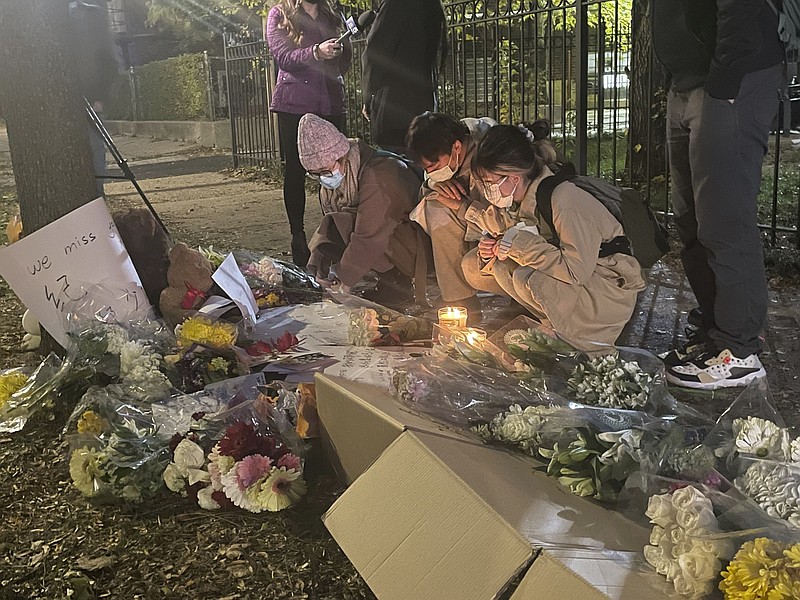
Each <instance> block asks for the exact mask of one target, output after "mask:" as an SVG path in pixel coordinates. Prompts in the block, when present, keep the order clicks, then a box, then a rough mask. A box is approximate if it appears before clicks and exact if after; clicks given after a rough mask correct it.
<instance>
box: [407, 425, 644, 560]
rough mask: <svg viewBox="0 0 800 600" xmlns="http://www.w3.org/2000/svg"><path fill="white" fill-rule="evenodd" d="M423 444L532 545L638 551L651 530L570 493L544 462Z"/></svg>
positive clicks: (437, 442)
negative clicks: (540, 469)
mask: <svg viewBox="0 0 800 600" xmlns="http://www.w3.org/2000/svg"><path fill="white" fill-rule="evenodd" d="M419 438H420V439H421V440H422V441H423V443H424V444H425V445H426V446H427V447H428V448H429V449H430V450H431V452H433V453H434V454H435V455H436V456H437V458H439V459H440V460H441V461H442V462H443V463H444V464H445V465H447V467H448V468H449V469H451V470H452V471H453V473H454V474H455V475H456V476H458V477H459V478H460V479H462V480H463V481H464V482H465V483H466V484H467V485H468V486H469V488H470V489H471V490H472V491H473V492H474V493H475V494H477V495H478V496H480V497H481V498H482V499H483V500H484V501H485V502H486V503H487V504H488V505H489V506H491V508H492V509H493V510H494V511H495V512H497V513H498V514H500V515H501V516H502V517H503V518H504V519H505V520H506V521H507V522H508V523H509V524H510V525H511V526H512V527H514V529H516V530H517V531H518V532H519V533H520V534H521V535H522V536H523V537H525V538H526V539H527V540H528V541H529V542H531V543H532V544H533V545H534V546H540V547H541V546H545V547H547V546H563V547H583V548H607V549H612V550H623V551H629V552H639V551H641V549H642V548H644V546H645V544H647V543H649V539H650V531H649V530H647V529H645V528H643V527H641V526H639V525H637V524H635V523H633V522H631V521H629V520H627V519H625V518H624V517H623V516H622V515H621V514H619V513H616V512H614V511H611V510H608V509H607V508H605V507H604V506H602V505H600V504H598V503H595V502H593V501H591V500H587V499H585V498H579V497H578V496H575V495H574V494H571V493H570V492H569V490H568V489H566V488H564V487H562V486H561V485H559V483H558V481H556V480H555V479H554V478H553V477H548V476H547V475H546V474H544V473H540V472H534V469H536V468H537V467H541V465H542V463H541V462H539V461H536V460H534V459H532V458H530V457H527V456H524V455H521V454H517V453H511V452H505V451H503V450H500V449H497V448H494V447H490V446H475V445H470V444H458V443H453V442H452V441H450V440H446V439H443V438H441V437H437V436H432V435H425V434H424V433H420V434H419Z"/></svg>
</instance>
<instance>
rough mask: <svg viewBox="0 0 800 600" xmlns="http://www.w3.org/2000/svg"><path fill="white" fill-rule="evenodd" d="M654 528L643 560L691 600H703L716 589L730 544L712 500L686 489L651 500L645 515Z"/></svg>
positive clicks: (657, 496)
mask: <svg viewBox="0 0 800 600" xmlns="http://www.w3.org/2000/svg"><path fill="white" fill-rule="evenodd" d="M645 514H646V515H647V516H648V517H649V519H650V522H651V523H652V524H653V530H652V533H651V534H650V544H649V545H647V546H645V548H644V556H645V559H646V560H647V562H648V563H650V565H651V566H652V567H653V568H654V569H655V570H656V572H657V573H658V574H659V575H663V576H664V577H666V579H667V581H669V582H670V583H672V584H673V586H674V588H675V591H676V592H677V593H678V594H680V595H681V596H685V597H688V598H701V597H703V596H705V595H707V594H709V593H710V592H711V591H712V590H713V589H714V584H715V582H716V580H717V578H718V576H719V572H720V569H721V568H722V562H721V561H722V560H724V559H725V558H727V557H728V556H730V552H731V544H730V541H728V540H727V539H725V538H721V537H720V536H718V535H716V534H718V532H719V531H720V527H719V522H718V521H717V517H716V515H715V514H714V506H713V503H712V501H711V499H710V498H709V497H708V496H706V495H705V494H704V493H703V492H702V491H701V490H700V489H698V488H697V487H694V486H691V485H690V486H686V487H682V488H680V489H677V490H675V491H673V492H671V493H667V494H656V495H654V496H651V497H650V501H649V503H648V506H647V511H646V513H645Z"/></svg>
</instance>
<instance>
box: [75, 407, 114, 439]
mask: <svg viewBox="0 0 800 600" xmlns="http://www.w3.org/2000/svg"><path fill="white" fill-rule="evenodd" d="M106 429H108V421H107V420H106V419H105V418H103V417H101V416H100V415H98V414H97V413H96V412H94V411H93V410H87V411H84V413H83V414H82V415H81V418H80V419H78V433H88V434H90V435H100V434H101V433H103V432H104V431H105V430H106Z"/></svg>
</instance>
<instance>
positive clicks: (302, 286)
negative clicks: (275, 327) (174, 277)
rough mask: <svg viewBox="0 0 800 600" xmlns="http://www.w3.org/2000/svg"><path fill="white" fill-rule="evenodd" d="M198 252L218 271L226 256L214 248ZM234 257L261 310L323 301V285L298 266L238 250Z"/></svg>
mask: <svg viewBox="0 0 800 600" xmlns="http://www.w3.org/2000/svg"><path fill="white" fill-rule="evenodd" d="M198 250H199V251H200V253H201V254H203V256H205V257H206V258H207V259H208V260H209V261H210V262H211V264H212V265H213V266H214V267H215V268H217V267H219V266H220V265H221V264H222V261H224V260H225V258H226V256H227V255H226V254H223V253H221V252H219V251H217V250H215V249H214V247H213V246H209V247H207V248H203V247H200V248H198ZM233 257H234V259H235V260H236V264H237V265H238V267H239V270H240V271H241V273H242V275H244V278H245V280H246V281H247V284H248V286H249V287H250V289H251V290H252V292H253V295H254V296H255V298H256V302H257V304H258V307H259V308H272V307H275V306H284V305H287V304H308V303H312V302H320V301H321V300H322V288H321V287H320V285H319V284H318V283H317V282H316V280H315V279H314V277H312V276H311V275H309V274H308V273H306V272H305V271H304V270H303V269H301V268H300V267H297V266H296V265H293V264H291V263H287V262H284V261H282V260H278V259H275V258H271V257H269V256H264V255H258V254H254V253H252V252H248V251H246V250H235V251H234V252H233Z"/></svg>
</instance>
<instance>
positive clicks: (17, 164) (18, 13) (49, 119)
mask: <svg viewBox="0 0 800 600" xmlns="http://www.w3.org/2000/svg"><path fill="white" fill-rule="evenodd" d="M69 34H70V21H69V14H68V12H67V2H66V1H64V0H61V1H59V0H25V1H24V2H6V3H4V6H3V10H2V11H0V81H2V82H3V83H2V85H0V105H2V107H3V115H4V117H5V119H6V127H7V130H8V144H9V148H10V150H11V163H12V166H13V168H14V180H15V181H16V185H17V198H18V199H19V207H20V214H21V216H22V224H23V227H24V230H25V233H31V232H33V231H36V230H37V229H40V228H42V227H44V226H45V225H47V224H48V223H51V222H53V221H55V220H56V219H58V218H59V217H62V216H64V215H65V214H67V213H69V212H70V211H72V210H74V209H76V208H78V207H80V206H82V205H84V204H86V203H87V202H89V201H90V200H93V199H94V198H95V197H96V196H97V187H96V185H95V179H94V171H93V168H92V159H91V151H90V149H89V133H88V132H89V129H88V127H89V125H88V121H87V119H86V114H85V111H84V108H83V100H82V98H81V95H80V91H79V90H78V85H77V79H76V77H75V76H74V73H75V68H74V67H75V65H74V53H73V51H72V50H73V48H72V47H71V45H70V42H69V40H70V35H69Z"/></svg>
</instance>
